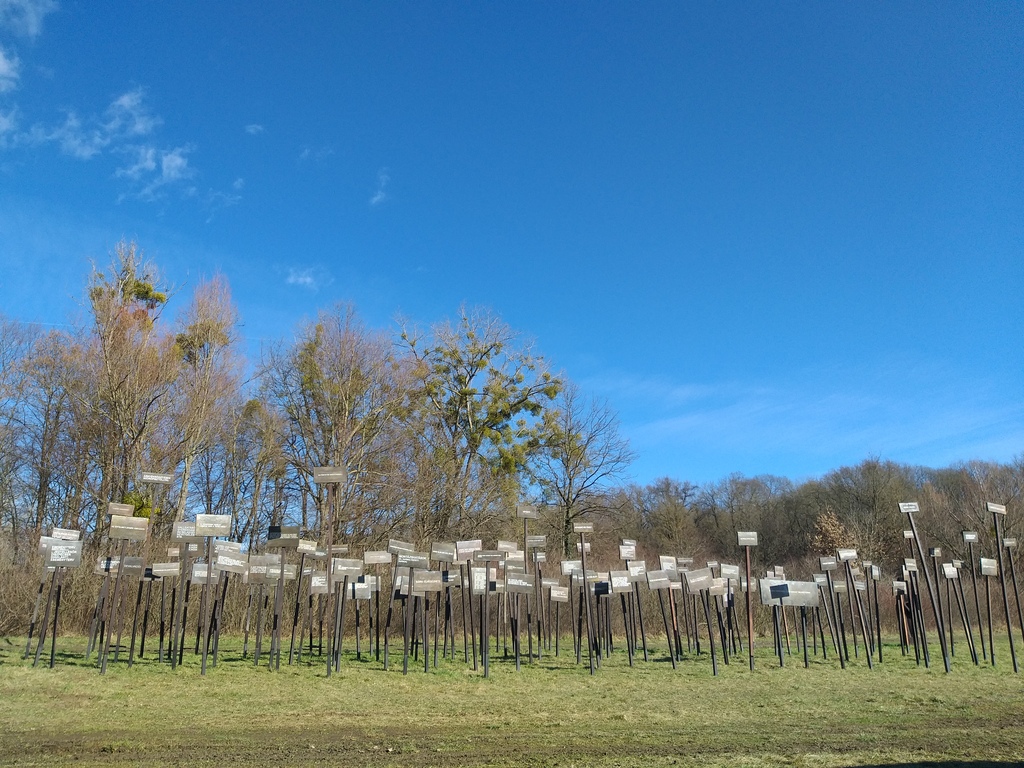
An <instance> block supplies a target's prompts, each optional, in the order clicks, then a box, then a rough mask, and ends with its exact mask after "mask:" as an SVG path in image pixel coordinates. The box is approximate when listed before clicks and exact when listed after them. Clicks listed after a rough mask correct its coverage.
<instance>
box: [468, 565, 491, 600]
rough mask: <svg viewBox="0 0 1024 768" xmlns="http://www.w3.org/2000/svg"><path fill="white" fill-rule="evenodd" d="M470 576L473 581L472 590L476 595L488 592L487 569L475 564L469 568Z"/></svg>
mask: <svg viewBox="0 0 1024 768" xmlns="http://www.w3.org/2000/svg"><path fill="white" fill-rule="evenodd" d="M469 578H470V582H471V583H472V589H471V590H470V591H471V593H472V594H473V595H474V596H477V597H479V596H482V595H484V594H486V593H487V569H486V568H477V567H476V566H473V567H471V568H470V569H469Z"/></svg>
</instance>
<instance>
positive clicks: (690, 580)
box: [683, 568, 714, 595]
mask: <svg viewBox="0 0 1024 768" xmlns="http://www.w3.org/2000/svg"><path fill="white" fill-rule="evenodd" d="M683 578H684V579H685V580H686V591H687V592H688V593H689V594H691V595H695V594H697V593H698V592H700V591H701V590H702V589H711V581H712V579H714V574H713V573H712V572H711V569H710V568H698V569H697V570H695V571H683Z"/></svg>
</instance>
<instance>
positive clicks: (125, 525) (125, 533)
mask: <svg viewBox="0 0 1024 768" xmlns="http://www.w3.org/2000/svg"><path fill="white" fill-rule="evenodd" d="M148 533H149V519H148V518H145V517H124V516H122V515H111V516H110V528H109V530H108V533H107V535H108V536H109V537H110V538H111V539H121V540H124V541H145V540H146V536H147V535H148Z"/></svg>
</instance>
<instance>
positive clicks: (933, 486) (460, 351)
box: [0, 243, 1024, 632]
mask: <svg viewBox="0 0 1024 768" xmlns="http://www.w3.org/2000/svg"><path fill="white" fill-rule="evenodd" d="M172 302H182V304H181V306H180V307H179V309H178V311H177V312H176V313H175V314H176V318H175V320H174V321H173V322H172V321H169V320H165V319H164V313H165V309H166V308H167V306H168V305H169V304H171V303H172ZM83 304H84V305H85V307H86V308H87V313H86V318H87V319H86V321H85V322H84V323H83V324H82V325H81V326H80V327H72V328H65V329H60V330H49V331H44V330H41V329H38V328H37V327H35V326H31V325H26V324H24V323H21V322H19V321H18V320H17V319H14V318H2V317H0V526H2V540H0V560H2V565H0V569H2V575H3V580H4V582H5V583H6V584H7V585H8V587H7V588H6V589H4V590H0V593H2V596H0V631H4V632H8V631H15V630H17V629H18V628H19V627H20V626H21V625H22V624H24V622H25V613H26V606H27V605H28V603H29V602H30V594H31V590H32V589H33V588H34V587H35V586H36V581H37V579H38V567H37V566H38V556H37V544H38V540H39V537H40V536H41V535H45V534H47V533H48V532H49V529H51V528H52V527H54V526H59V527H62V528H75V529H79V530H81V531H82V532H83V533H84V537H85V540H86V551H87V552H91V553H92V554H93V555H95V554H97V553H100V552H102V551H104V550H103V547H104V544H105V541H104V535H105V526H106V524H107V515H106V509H107V503H108V502H110V501H117V502H125V503H129V504H132V505H133V506H134V507H135V510H136V515H141V516H145V517H148V518H149V519H150V526H151V536H150V543H149V545H148V546H150V547H151V548H152V550H153V551H154V552H155V551H156V550H158V549H159V548H160V547H161V546H164V547H166V541H167V539H168V538H169V534H170V529H171V524H172V523H173V522H174V521H178V520H184V519H191V518H192V517H194V516H195V515H196V514H197V513H213V514H226V513H230V514H231V515H232V516H233V520H234V523H233V524H234V532H233V536H232V538H233V539H235V540H240V541H243V542H246V543H247V544H248V545H249V546H250V547H251V548H253V549H255V548H258V547H259V545H260V543H261V542H262V541H263V540H264V538H265V537H266V534H267V530H268V526H270V525H274V524H291V525H298V526H300V527H301V529H302V530H303V531H304V532H307V533H308V535H309V536H310V537H312V538H319V537H321V536H323V535H324V534H325V533H326V532H325V531H323V530H322V528H321V516H320V510H321V509H322V508H323V504H324V491H323V489H322V488H320V487H317V486H316V485H315V484H313V482H312V468H313V467H317V466H343V467H345V468H346V469H347V470H348V482H347V483H346V484H345V485H344V486H343V487H342V488H341V490H340V499H339V509H340V514H338V515H337V517H336V519H335V521H334V525H335V530H334V531H333V540H334V541H342V542H346V543H348V544H350V545H351V546H352V547H353V549H360V548H364V547H365V548H368V549H373V548H378V547H380V546H381V545H382V544H386V542H387V540H388V539H389V538H401V539H404V540H409V541H415V542H420V543H426V542H430V541H437V540H446V541H453V540H456V539H461V538H471V537H472V538H483V539H484V540H489V539H490V540H493V539H496V538H498V537H505V538H507V537H512V536H514V534H515V531H516V530H517V527H516V520H515V515H514V510H515V508H516V505H517V503H520V502H522V501H529V502H531V503H534V504H536V505H537V507H538V508H539V509H540V510H541V520H540V521H539V522H540V524H539V525H538V526H536V532H537V533H546V534H547V535H548V541H549V549H550V553H551V555H552V556H554V555H555V554H557V553H559V552H561V553H569V552H570V551H574V550H571V549H570V548H571V547H572V546H573V538H572V536H571V531H572V523H573V521H574V520H577V519H580V518H582V517H584V516H585V517H586V519H588V520H592V521H593V522H595V524H596V527H597V531H598V533H597V535H595V536H594V544H593V547H594V558H595V562H596V563H597V564H598V565H600V564H602V562H604V563H610V562H612V561H614V560H615V559H616V558H617V554H616V545H617V544H618V541H619V539H620V538H621V537H628V538H633V539H636V540H637V543H638V551H639V552H640V553H646V555H647V556H649V557H652V558H656V555H657V554H658V553H664V554H673V555H688V556H692V557H694V558H695V559H696V560H697V561H698V562H700V561H701V559H709V558H717V559H722V560H727V561H728V560H736V558H737V557H738V553H737V549H736V532H737V531H738V530H756V531H759V532H760V542H761V546H760V547H759V548H758V549H757V550H756V553H755V554H756V557H757V559H758V562H759V564H760V565H761V566H770V565H784V566H787V567H788V568H791V569H793V570H794V571H799V572H804V571H807V572H809V571H810V570H811V562H812V558H814V557H816V556H817V555H818V554H820V553H823V552H834V550H835V549H836V547H838V546H850V547H855V548H857V549H858V551H859V552H860V553H861V555H862V556H863V557H865V558H870V559H871V560H872V561H873V562H875V563H878V564H881V565H882V566H883V568H887V569H888V571H889V573H890V574H891V573H893V572H894V571H895V569H896V568H897V566H898V565H899V563H900V562H901V560H902V558H903V557H905V556H906V552H905V545H904V540H903V536H902V530H903V528H904V527H905V520H904V519H903V518H902V517H901V514H900V511H899V508H898V506H897V504H898V502H900V501H908V500H914V501H918V502H920V505H921V513H920V516H919V518H918V524H919V525H920V526H921V531H922V534H923V535H924V536H925V537H926V538H927V539H928V540H929V542H932V543H933V544H934V545H936V546H941V547H943V548H944V550H945V551H946V552H948V553H949V554H951V555H953V556H954V557H957V556H959V557H963V558H964V559H967V552H966V547H965V545H963V543H962V539H961V531H963V530H965V529H970V530H976V531H978V532H979V536H980V539H979V541H980V545H979V548H980V549H981V550H982V551H992V550H994V547H995V543H994V540H993V537H994V532H993V530H992V521H991V517H990V516H989V515H987V514H986V513H985V502H986V501H993V502H998V503H1001V504H1005V505H1006V506H1007V507H1008V511H1009V514H1008V515H1007V520H1006V525H1007V529H1006V531H1005V535H1007V536H1022V535H1024V526H1022V524H1021V522H1020V520H1021V514H1020V512H1021V489H1022V485H1024V454H1022V455H1021V457H1018V458H1017V459H1016V460H1015V461H1014V462H1012V463H1010V464H994V463H986V462H978V461H965V462H964V463H962V464H958V465H955V466H951V467H947V468H941V469H932V468H924V467H914V466H906V465H901V464H897V463H893V462H890V461H886V460H883V459H878V458H868V459H866V460H864V461H863V462H862V463H860V464H858V465H856V466H852V467H842V468H838V469H836V470H834V471H832V472H829V473H828V474H826V475H825V476H823V477H820V478H817V479H814V480H810V481H807V482H802V483H795V482H793V481H791V480H788V479H786V478H781V477H771V476H760V477H744V476H740V475H733V476H730V477H727V478H724V479H722V480H720V481H717V482H714V483H710V484H707V485H701V486H698V485H693V484H691V483H688V482H686V481H685V480H684V479H681V478H663V479H660V480H657V481H655V482H653V483H651V484H649V485H644V486H639V485H630V484H628V483H627V482H626V479H627V477H628V468H629V464H630V462H631V460H632V452H631V449H630V447H629V445H628V443H627V441H626V440H625V439H624V438H623V436H622V435H621V434H620V431H619V426H618V422H617V419H616V416H615V414H614V412H613V411H612V410H611V409H610V408H609V407H608V406H607V405H606V404H605V403H602V402H601V401H599V400H596V399H594V398H592V397H590V396H588V395H587V394H586V393H585V392H583V391H581V389H580V388H579V386H577V385H576V384H574V383H573V382H571V381H570V380H568V379H567V378H566V377H565V376H564V375H562V374H561V373H559V372H556V371H553V370H550V369H549V367H548V365H547V363H546V362H545V360H544V358H543V357H542V356H541V355H540V354H538V352H537V351H536V350H535V349H533V348H532V347H531V346H530V345H528V344H526V343H524V342H523V340H522V339H521V338H520V337H519V336H518V335H517V334H516V333H515V331H514V330H512V329H510V328H509V327H508V326H507V325H505V324H504V323H503V322H502V321H501V320H500V319H499V318H497V317H495V316H493V315H492V314H490V313H488V312H486V311H482V310H474V309H461V310H459V311H458V312H457V313H456V315H455V317H454V319H452V320H451V321H445V322H440V323H438V324H436V325H433V326H430V327H429V328H419V327H417V326H416V325H415V324H414V323H413V322H412V321H407V322H404V323H399V324H397V325H396V327H395V328H393V329H388V330H377V329H372V328H367V327H366V326H365V325H363V323H362V322H361V321H360V319H359V317H358V314H357V313H356V311H355V309H354V308H352V307H349V306H341V307H332V308H325V309H323V310H321V311H320V312H319V313H318V314H317V316H316V318H315V319H314V320H312V321H310V322H308V323H306V324H304V325H303V326H301V327H299V328H296V329H282V333H286V334H287V338H288V339H289V340H287V341H281V342H279V343H277V344H275V345H273V346H270V347H267V348H265V349H264V350H263V351H262V353H261V354H260V356H259V359H257V360H249V359H246V356H245V353H244V349H243V345H242V343H241V340H240V338H239V328H238V318H237V313H236V310H235V308H234V306H233V304H232V300H231V294H230V289H229V286H228V285H227V282H226V281H225V280H224V279H223V278H221V277H214V278H213V279H211V280H209V281H208V282H204V283H202V284H200V285H198V286H196V287H195V288H194V290H193V291H192V294H191V296H189V297H186V296H182V295H179V294H178V293H175V292H173V291H170V290H169V289H168V288H167V287H166V286H163V285H162V283H161V280H160V277H159V274H158V272H157V270H156V268H155V266H154V265H152V264H150V263H148V262H147V261H145V259H144V257H143V255H142V253H141V251H140V250H139V248H138V247H137V246H136V245H135V244H134V243H121V244H119V245H118V246H117V249H116V251H115V253H114V256H113V258H112V261H111V263H110V264H109V265H108V266H105V267H103V268H102V269H97V270H94V271H93V272H92V274H91V275H89V276H88V278H87V283H86V286H85V290H84V296H83ZM965 458H968V457H965ZM147 470H148V471H158V472H163V473H168V474H172V475H173V477H174V480H173V482H172V484H171V485H169V486H156V485H153V486H150V485H147V484H145V483H143V482H142V481H141V473H142V472H143V471H147ZM681 471H684V468H681Z"/></svg>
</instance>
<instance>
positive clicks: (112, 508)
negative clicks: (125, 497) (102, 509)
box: [107, 501, 135, 517]
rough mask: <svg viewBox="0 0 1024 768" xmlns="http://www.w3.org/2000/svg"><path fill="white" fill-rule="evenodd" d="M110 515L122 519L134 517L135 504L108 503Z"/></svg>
mask: <svg viewBox="0 0 1024 768" xmlns="http://www.w3.org/2000/svg"><path fill="white" fill-rule="evenodd" d="M107 514H108V515H111V516H113V515H120V516H121V517H133V516H134V515H135V505H134V504H119V503H117V502H116V501H111V502H108V503H107Z"/></svg>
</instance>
